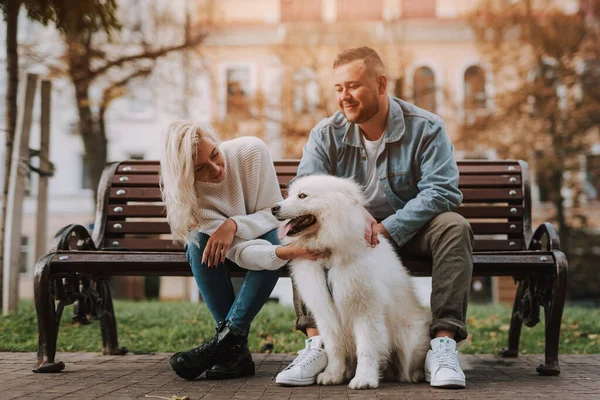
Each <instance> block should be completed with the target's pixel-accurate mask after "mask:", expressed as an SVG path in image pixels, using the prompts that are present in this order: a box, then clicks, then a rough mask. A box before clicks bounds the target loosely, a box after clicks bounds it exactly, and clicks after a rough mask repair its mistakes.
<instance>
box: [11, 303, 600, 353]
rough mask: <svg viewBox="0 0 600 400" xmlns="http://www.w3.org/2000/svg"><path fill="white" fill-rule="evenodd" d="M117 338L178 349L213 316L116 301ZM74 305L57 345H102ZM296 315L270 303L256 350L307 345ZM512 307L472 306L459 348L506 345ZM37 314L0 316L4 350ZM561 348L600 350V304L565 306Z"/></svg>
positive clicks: (195, 338)
mask: <svg viewBox="0 0 600 400" xmlns="http://www.w3.org/2000/svg"><path fill="white" fill-rule="evenodd" d="M115 308H116V314H117V323H118V332H119V344H120V345H121V346H126V347H128V348H129V350H130V351H132V352H134V353H148V352H174V351H180V350H182V349H187V348H191V347H195V346H197V345H199V344H200V343H202V342H203V341H204V340H205V339H207V338H210V337H211V336H212V335H213V334H214V322H212V319H211V317H210V314H209V312H208V310H207V309H206V307H205V306H204V305H203V304H190V303H167V302H131V301H117V302H116V303H115ZM71 312H72V308H71V307H68V308H67V309H66V310H65V313H64V315H63V318H62V323H61V327H60V330H59V337H58V350H59V351H90V352H99V351H101V344H102V340H101V336H100V326H99V323H98V322H94V323H93V324H92V325H90V326H80V325H77V324H73V323H72V322H71ZM295 320H296V316H295V314H294V310H293V309H292V308H291V307H283V306H280V305H278V304H274V303H269V304H267V305H266V306H265V307H264V308H263V310H262V311H261V312H260V313H259V315H258V316H257V318H256V320H255V321H254V323H253V326H252V331H251V334H250V348H251V350H252V351H253V352H260V351H263V346H264V344H265V343H272V344H273V346H274V351H275V352H277V353H291V352H296V351H297V350H299V349H300V348H302V347H303V346H304V335H303V334H302V333H301V332H298V331H296V330H295V329H294V323H295ZM509 322H510V309H509V308H508V307H506V306H499V305H485V306H484V305H472V306H470V307H469V317H468V329H469V332H470V337H469V340H468V341H467V342H466V343H465V344H464V345H462V346H461V348H460V349H461V352H463V353H468V354H473V353H495V352H496V351H498V350H499V349H501V348H503V347H504V346H505V345H506V342H507V337H508V326H509ZM542 324H543V322H542V323H540V324H538V325H537V326H536V327H535V328H532V329H530V328H527V327H523V331H522V335H521V353H523V354H527V353H529V354H531V353H543V352H544V336H543V327H542ZM36 349H37V320H36V316H35V310H34V308H33V304H32V303H31V302H23V303H21V305H20V309H19V312H17V313H14V314H11V315H9V316H6V317H1V319H0V351H36ZM560 351H561V353H562V354H591V353H600V310H599V309H592V308H578V307H567V308H566V309H565V313H564V316H563V324H562V332H561V348H560Z"/></svg>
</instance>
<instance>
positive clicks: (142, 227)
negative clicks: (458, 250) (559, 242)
mask: <svg viewBox="0 0 600 400" xmlns="http://www.w3.org/2000/svg"><path fill="white" fill-rule="evenodd" d="M471 228H472V229H473V232H474V234H476V235H492V234H513V235H518V234H521V233H522V229H523V224H522V223H520V222H514V223H513V222H471ZM106 232H107V233H108V234H110V233H115V234H126V233H142V234H144V233H148V234H169V233H171V228H170V226H169V224H168V223H167V222H159V221H149V222H123V221H110V222H109V223H108V225H107V227H106Z"/></svg>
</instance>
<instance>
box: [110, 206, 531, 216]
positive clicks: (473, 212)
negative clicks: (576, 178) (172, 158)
mask: <svg viewBox="0 0 600 400" xmlns="http://www.w3.org/2000/svg"><path fill="white" fill-rule="evenodd" d="M456 212H457V213H459V214H460V215H462V216H463V217H465V218H472V219H484V218H520V217H522V216H523V207H522V206H470V205H464V206H462V207H459V208H458V209H457V210H456ZM166 215H167V212H166V209H165V206H163V205H128V204H118V203H117V204H111V205H110V206H109V208H108V216H109V218H110V217H115V218H127V217H150V218H152V217H156V218H158V217H166Z"/></svg>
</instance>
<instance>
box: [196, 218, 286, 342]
mask: <svg viewBox="0 0 600 400" xmlns="http://www.w3.org/2000/svg"><path fill="white" fill-rule="evenodd" d="M196 235H197V238H198V243H199V245H200V246H199V247H198V246H196V245H195V244H194V243H193V242H187V243H186V244H185V249H186V256H187V258H188V260H189V262H190V266H191V268H192V273H193V274H194V279H196V284H197V285H198V288H199V289H200V293H201V294H202V297H203V298H204V302H205V303H206V305H207V306H208V309H209V311H210V313H211V314H212V316H213V318H214V319H215V322H216V323H217V326H219V325H220V324H221V323H222V322H225V323H226V324H227V326H228V327H229V329H230V330H231V331H233V332H235V333H237V334H240V335H247V334H248V331H249V330H250V323H252V320H254V317H256V314H258V312H259V311H260V309H261V308H262V306H263V304H265V302H266V301H267V300H268V299H269V296H270V295H271V292H272V291H273V288H274V287H275V284H276V283H277V280H278V279H279V270H262V271H253V270H248V271H247V272H246V277H245V278H244V281H243V283H242V286H241V288H240V290H239V292H238V295H237V297H236V295H235V292H234V290H233V285H232V284H231V276H230V274H229V267H231V266H237V265H236V264H235V263H234V262H233V261H231V260H229V259H226V260H225V262H224V263H222V264H219V265H217V267H213V268H208V266H207V264H206V263H205V264H203V263H202V253H203V252H204V248H205V247H206V244H207V243H208V239H210V236H208V235H206V234H204V233H202V232H197V233H196ZM259 239H265V240H268V241H269V242H270V243H272V244H279V239H278V238H277V229H274V230H272V231H270V232H268V233H266V234H264V235H263V236H261V237H260V238H259ZM242 268H243V266H242Z"/></svg>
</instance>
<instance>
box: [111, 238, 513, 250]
mask: <svg viewBox="0 0 600 400" xmlns="http://www.w3.org/2000/svg"><path fill="white" fill-rule="evenodd" d="M114 242H115V243H118V244H116V245H113V243H114ZM103 248H104V249H106V250H111V249H114V250H118V249H121V250H133V251H152V250H154V251H159V252H164V251H177V250H180V251H183V246H182V245H179V244H173V242H172V241H171V240H169V239H153V238H148V239H141V238H137V239H129V238H125V239H121V238H115V239H113V238H105V240H104V244H103ZM522 249H523V240H521V239H496V240H495V239H477V238H475V244H474V246H473V250H474V251H510V250H522Z"/></svg>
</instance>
